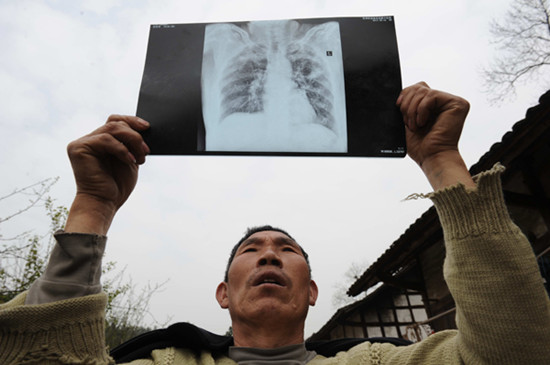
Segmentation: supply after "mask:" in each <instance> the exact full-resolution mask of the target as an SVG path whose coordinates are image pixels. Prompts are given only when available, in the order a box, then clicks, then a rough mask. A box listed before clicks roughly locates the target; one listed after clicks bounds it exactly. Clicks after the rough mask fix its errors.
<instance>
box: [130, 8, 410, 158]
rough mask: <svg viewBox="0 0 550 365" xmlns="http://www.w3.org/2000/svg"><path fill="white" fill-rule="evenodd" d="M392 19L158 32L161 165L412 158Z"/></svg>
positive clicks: (154, 46) (154, 145) (150, 70)
mask: <svg viewBox="0 0 550 365" xmlns="http://www.w3.org/2000/svg"><path fill="white" fill-rule="evenodd" d="M400 91H401V74H400V66H399V56H398V51H397V41H396V36H395V27H394V23H393V17H392V16H383V17H362V18H323V19H296V20H266V21H250V22H227V23H207V24H206V23H205V24H166V25H152V26H151V30H150V35H149V45H148V49H147V57H146V61H145V70H144V73H143V80H142V85H141V90H140V95H139V102H138V110H137V115H138V116H140V117H142V118H143V119H146V120H148V121H149V122H150V123H151V128H150V129H149V130H148V131H146V132H144V138H145V141H146V142H147V144H148V145H149V147H150V148H151V152H152V154H157V155H182V154H184V155H208V154H213V155H296V156H303V155H305V156H309V155H314V156H317V155H319V156H371V157H374V156H382V157H402V156H404V155H405V153H406V151H405V136H404V127H403V122H402V118H401V114H400V112H399V110H398V109H397V107H396V106H395V100H396V99H397V96H398V95H399V92H400Z"/></svg>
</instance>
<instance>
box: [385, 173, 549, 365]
mask: <svg viewBox="0 0 550 365" xmlns="http://www.w3.org/2000/svg"><path fill="white" fill-rule="evenodd" d="M502 170H503V167H502V166H500V165H496V166H495V167H494V168H493V169H492V170H491V171H487V172H485V173H482V174H480V175H478V176H477V177H476V178H475V179H476V182H477V188H476V189H475V190H467V189H466V188H465V187H464V186H462V185H457V186H453V187H451V188H447V189H445V190H442V191H438V192H436V193H433V194H432V195H431V196H430V198H431V199H432V200H433V202H434V204H435V207H436V209H437V212H438V215H439V218H440V221H441V225H442V227H443V233H444V238H445V247H446V258H445V262H444V266H443V273H444V277H445V280H446V282H447V285H448V287H449V290H450V292H451V294H452V296H453V298H454V300H455V303H456V323H457V326H458V331H444V332H441V333H436V334H435V335H432V336H430V337H428V338H427V339H426V340H424V341H422V342H420V343H418V344H415V345H411V346H408V347H405V348H397V349H391V348H389V347H385V348H384V351H383V356H382V359H383V361H382V363H389V364H390V363H391V364H394V363H395V364H397V363H399V364H404V363H415V364H416V363H418V364H442V363H445V364H446V363H457V364H459V363H460V364H462V363H464V364H548V363H549V361H550V360H549V359H550V301H549V298H548V295H547V294H546V291H545V290H544V286H543V280H542V277H541V275H540V272H539V268H538V265H537V262H536V259H535V257H534V254H533V251H532V249H531V245H530V244H529V242H528V240H527V239H526V237H525V236H524V235H523V234H522V232H521V231H520V229H519V228H518V227H517V226H516V225H515V224H514V223H513V222H512V220H511V219H510V216H509V214H508V210H507V208H506V205H505V203H504V198H503V194H502V188H501V185H500V173H501V172H502Z"/></svg>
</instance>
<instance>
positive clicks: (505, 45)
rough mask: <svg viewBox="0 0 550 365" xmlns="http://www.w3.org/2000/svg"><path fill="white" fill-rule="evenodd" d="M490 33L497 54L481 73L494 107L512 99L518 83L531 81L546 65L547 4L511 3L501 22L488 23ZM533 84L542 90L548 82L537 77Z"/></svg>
mask: <svg viewBox="0 0 550 365" xmlns="http://www.w3.org/2000/svg"><path fill="white" fill-rule="evenodd" d="M490 32H491V34H492V35H493V37H494V40H493V41H492V43H493V44H495V46H497V49H498V50H499V54H498V58H497V59H495V60H494V61H493V63H492V64H491V65H490V66H489V67H488V68H486V69H484V70H483V71H482V74H483V77H484V79H485V81H484V89H485V92H486V93H487V95H488V99H489V101H490V102H491V103H493V104H494V103H500V102H502V101H504V100H505V99H507V98H509V97H513V96H515V89H516V86H517V85H518V83H520V82H527V81H528V80H532V79H533V78H534V77H535V76H539V75H540V74H539V72H541V70H542V69H544V68H546V67H547V66H549V65H550V9H549V4H548V1H547V0H515V1H514V2H513V3H512V5H511V8H510V10H509V11H508V12H507V13H506V15H505V17H504V19H503V20H501V21H497V20H493V21H492V22H491V24H490ZM545 83H546V84H547V85H544V84H545ZM537 84H538V85H542V87H543V90H545V89H547V88H548V86H550V79H544V78H542V79H541V78H538V79H537Z"/></svg>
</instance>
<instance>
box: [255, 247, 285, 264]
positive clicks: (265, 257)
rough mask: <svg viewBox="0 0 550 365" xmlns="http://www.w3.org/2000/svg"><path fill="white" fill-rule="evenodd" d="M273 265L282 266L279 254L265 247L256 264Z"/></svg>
mask: <svg viewBox="0 0 550 365" xmlns="http://www.w3.org/2000/svg"><path fill="white" fill-rule="evenodd" d="M265 265H273V266H277V267H282V266H283V264H282V261H281V258H280V257H279V255H277V253H276V252H275V251H273V250H272V249H267V250H265V251H264V252H262V255H261V256H260V258H259V259H258V266H265Z"/></svg>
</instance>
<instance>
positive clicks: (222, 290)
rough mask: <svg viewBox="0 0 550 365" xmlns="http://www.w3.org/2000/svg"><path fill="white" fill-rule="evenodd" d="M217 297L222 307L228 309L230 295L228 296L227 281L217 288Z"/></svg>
mask: <svg viewBox="0 0 550 365" xmlns="http://www.w3.org/2000/svg"><path fill="white" fill-rule="evenodd" d="M216 299H217V300H218V303H219V304H220V307H222V308H223V309H227V308H228V307H229V297H228V296H227V283H226V282H225V281H224V282H221V283H220V284H219V285H218V287H217V288H216Z"/></svg>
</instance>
